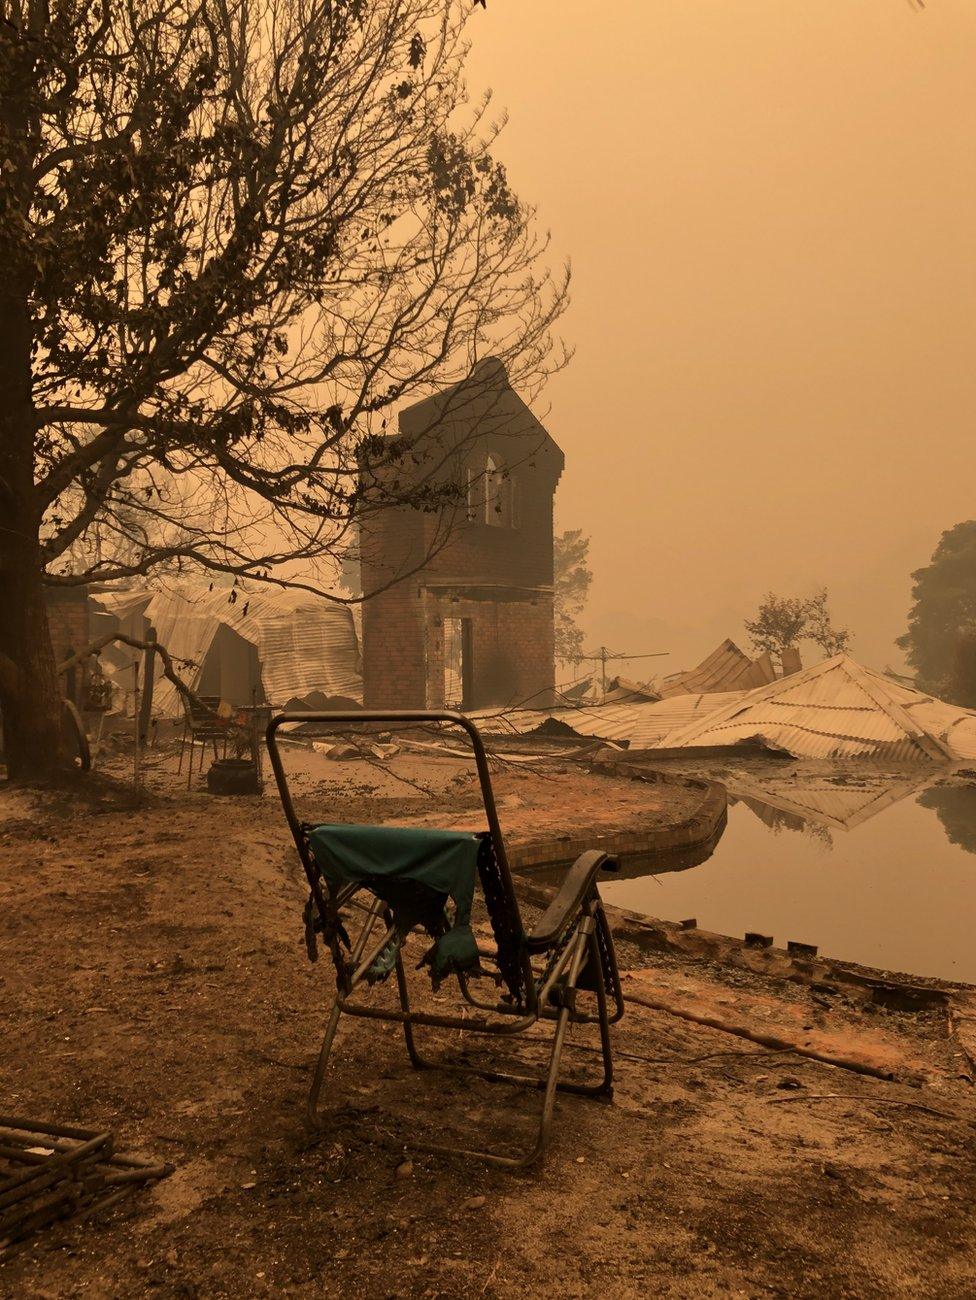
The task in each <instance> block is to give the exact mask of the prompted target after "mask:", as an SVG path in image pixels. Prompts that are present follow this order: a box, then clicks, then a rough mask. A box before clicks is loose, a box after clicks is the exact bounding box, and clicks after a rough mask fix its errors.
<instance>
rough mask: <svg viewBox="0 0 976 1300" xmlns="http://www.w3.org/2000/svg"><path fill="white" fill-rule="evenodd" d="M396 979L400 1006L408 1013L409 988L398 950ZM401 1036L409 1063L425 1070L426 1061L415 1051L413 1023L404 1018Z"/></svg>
mask: <svg viewBox="0 0 976 1300" xmlns="http://www.w3.org/2000/svg"><path fill="white" fill-rule="evenodd" d="M396 981H397V991H398V993H399V994H400V1006H401V1008H402V1009H403V1010H404V1011H406V1012H407V1014H408V1015H409V1013H410V989H409V988H408V986H407V974H406V971H405V970H404V969H403V955H402V954H401V953H399V952H398V953H397V959H396ZM403 1037H404V1039H405V1041H406V1044H407V1055H408V1056H409V1057H410V1064H411V1065H412V1066H413V1068H414V1069H415V1070H425V1069H426V1068H427V1065H428V1063H427V1061H425V1060H424V1058H423V1057H422V1056H421V1055H420V1053H419V1052H418V1051H417V1045H416V1043H415V1042H414V1036H413V1025H411V1024H410V1023H409V1022H408V1021H406V1020H405V1021H404V1022H403Z"/></svg>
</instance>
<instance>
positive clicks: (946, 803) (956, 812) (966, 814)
mask: <svg viewBox="0 0 976 1300" xmlns="http://www.w3.org/2000/svg"><path fill="white" fill-rule="evenodd" d="M918 802H919V803H920V804H921V805H922V807H923V808H932V809H933V810H934V811H935V813H936V815H937V816H938V818H939V821H940V822H941V823H942V825H943V827H944V828H945V833H946V836H947V837H948V840H949V843H950V844H958V845H959V847H960V848H961V849H965V850H966V852H967V853H976V787H973V786H971V785H969V786H959V785H934V786H931V787H930V788H929V789H928V790H923V791H922V793H921V794H920V795H919V796H918Z"/></svg>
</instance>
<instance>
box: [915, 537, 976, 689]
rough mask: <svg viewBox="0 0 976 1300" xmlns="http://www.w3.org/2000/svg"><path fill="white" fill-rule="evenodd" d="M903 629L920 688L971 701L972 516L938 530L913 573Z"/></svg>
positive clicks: (974, 664)
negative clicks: (922, 564)
mask: <svg viewBox="0 0 976 1300" xmlns="http://www.w3.org/2000/svg"><path fill="white" fill-rule="evenodd" d="M912 579H913V582H914V585H913V587H912V608H911V612H910V613H909V615H908V631H907V632H906V633H905V634H904V635H903V636H900V637H899V638H898V645H899V646H901V648H902V649H903V650H904V651H905V652H906V658H907V659H908V662H909V664H910V665H911V667H912V668H913V669H914V670H915V680H916V683H917V684H918V686H919V687H920V688H921V689H922V690H923V691H928V692H929V693H930V694H932V695H938V696H939V697H940V698H941V699H946V700H950V701H951V702H952V703H953V704H961V705H965V706H967V707H976V520H973V519H970V520H968V521H967V522H966V523H961V524H956V526H955V528H950V529H949V530H948V531H947V532H944V533H943V534H942V537H941V538H940V540H939V544H938V546H937V547H936V548H935V551H934V553H933V555H932V560H931V563H929V564H927V565H926V566H925V568H924V569H917V570H916V571H915V573H913V574H912Z"/></svg>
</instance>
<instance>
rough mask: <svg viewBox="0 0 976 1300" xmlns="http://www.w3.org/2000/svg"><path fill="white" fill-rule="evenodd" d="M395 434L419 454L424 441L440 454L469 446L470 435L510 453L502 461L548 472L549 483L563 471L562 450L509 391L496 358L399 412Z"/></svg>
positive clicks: (479, 365) (531, 412) (504, 374)
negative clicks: (413, 443)
mask: <svg viewBox="0 0 976 1300" xmlns="http://www.w3.org/2000/svg"><path fill="white" fill-rule="evenodd" d="M399 430H400V436H401V437H403V438H405V439H407V440H414V439H416V445H417V447H418V450H419V448H420V447H421V446H422V445H423V440H424V439H425V438H426V437H428V436H430V437H436V439H437V441H438V444H439V445H440V446H441V448H446V447H448V446H449V445H451V444H452V443H457V444H462V443H465V442H469V441H470V439H471V437H472V435H474V436H476V437H484V438H486V439H490V440H491V441H492V442H494V443H496V444H499V445H500V446H501V448H502V449H505V448H506V446H507V447H509V449H510V454H507V455H506V460H513V459H517V460H522V459H525V458H526V457H527V456H531V457H532V460H533V462H534V463H536V464H537V465H538V466H539V468H545V469H547V470H548V471H549V474H550V476H551V477H552V480H553V483H555V482H557V481H558V479H559V476H560V475H561V474H562V471H563V469H564V467H565V462H566V458H565V456H564V455H563V452H562V449H561V448H560V447H559V445H558V444H557V443H556V441H555V439H554V438H553V437H552V435H551V434H550V433H549V431H548V430H547V429H546V427H545V426H544V425H543V424H542V423H541V422H540V421H539V420H538V419H537V417H536V415H535V414H534V412H533V411H532V409H531V408H530V407H529V406H527V405H526V403H525V402H523V400H522V398H521V397H520V396H519V394H518V393H517V392H516V391H515V389H514V388H513V387H512V383H511V380H510V379H509V377H508V371H507V370H506V369H505V366H504V364H503V363H502V362H501V361H499V360H498V358H497V357H486V358H485V359H484V360H483V361H479V362H478V363H477V365H475V366H474V367H473V368H472V370H471V373H470V374H469V375H467V376H466V377H465V378H464V379H461V380H459V381H458V382H457V383H456V384H451V385H450V386H449V387H448V388H443V389H441V390H440V391H438V392H436V393H432V394H431V395H430V396H429V397H425V398H423V399H422V400H421V401H419V402H414V403H413V405H412V406H407V407H404V409H403V410H402V411H401V412H400V416H399ZM516 442H517V444H518V445H517V446H516V445H515V444H516Z"/></svg>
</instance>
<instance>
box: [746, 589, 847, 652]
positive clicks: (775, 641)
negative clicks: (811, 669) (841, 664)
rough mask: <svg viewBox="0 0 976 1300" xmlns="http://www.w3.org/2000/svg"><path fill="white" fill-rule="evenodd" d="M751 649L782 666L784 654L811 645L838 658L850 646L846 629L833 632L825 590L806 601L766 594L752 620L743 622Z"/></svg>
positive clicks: (798, 598) (793, 597) (770, 593)
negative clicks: (802, 642) (804, 642)
mask: <svg viewBox="0 0 976 1300" xmlns="http://www.w3.org/2000/svg"><path fill="white" fill-rule="evenodd" d="M745 629H746V632H747V633H748V634H749V640H750V642H751V644H752V648H753V649H754V650H755V651H756V653H757V654H768V655H770V656H771V657H773V658H775V659H777V660H778V661H779V663H780V665H782V662H783V652H784V651H785V650H790V649H793V648H794V647H796V646H798V645H799V644H800V642H801V641H812V642H813V644H814V645H816V646H818V647H819V648H820V649H821V650H822V651H823V652H824V654H825V655H828V656H830V655H836V654H841V653H842V652H843V651H845V650H846V649H847V648H848V646H849V645H850V641H851V634H850V632H849V631H848V629H847V628H836V627H834V625H833V622H832V621H831V617H830V611H829V610H828V608H827V588H826V587H822V588H821V589H820V590H819V591H818V592H817V593H816V594H815V595H813V596H809V597H807V598H806V599H804V598H802V597H799V596H777V595H776V594H775V593H774V592H771V591H770V592H767V594H766V595H765V596H764V597H763V599H762V601H761V603H760V605H759V609H758V610H757V611H756V617H755V618H754V619H746V620H745Z"/></svg>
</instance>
